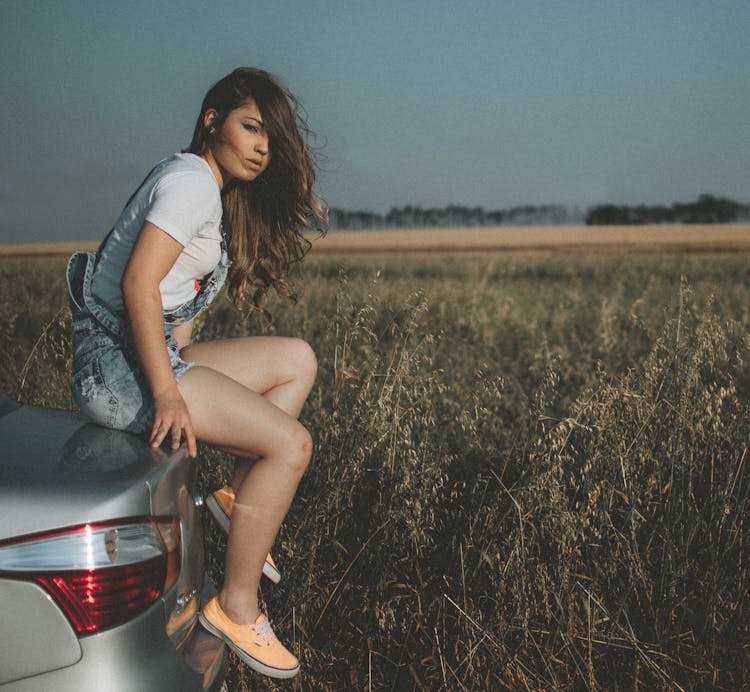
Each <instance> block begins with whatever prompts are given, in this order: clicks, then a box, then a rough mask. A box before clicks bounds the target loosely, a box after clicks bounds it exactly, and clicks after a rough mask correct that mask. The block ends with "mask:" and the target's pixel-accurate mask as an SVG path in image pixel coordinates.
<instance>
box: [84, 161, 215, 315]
mask: <svg viewBox="0 0 750 692" xmlns="http://www.w3.org/2000/svg"><path fill="white" fill-rule="evenodd" d="M221 213H222V209H221V193H220V190H219V185H218V183H217V182H216V178H214V175H213V173H212V172H211V169H210V168H209V166H208V163H206V161H205V160H204V159H202V158H201V157H200V156H196V155H195V154H174V155H172V156H170V157H169V158H166V159H164V160H163V161H161V162H159V163H158V164H157V165H156V167H155V168H154V170H153V171H151V173H149V175H148V177H147V178H146V180H145V181H144V183H143V184H142V185H141V187H140V188H138V190H137V191H136V193H135V195H133V198H132V199H131V200H130V202H129V203H128V204H127V205H126V207H125V209H123V211H122V213H121V214H120V217H119V218H118V219H117V222H116V223H115V225H114V228H113V229H112V231H111V232H110V234H109V235H108V236H107V239H106V241H105V243H104V247H103V248H102V251H101V253H100V256H99V261H98V262H97V265H96V270H95V271H94V276H93V280H92V291H93V293H94V294H95V295H96V296H98V297H99V298H100V299H102V300H103V301H104V302H106V303H107V304H108V305H110V306H111V307H112V308H114V309H115V310H121V309H122V308H123V300H122V290H121V289H120V281H121V279H122V275H123V272H124V271H125V267H126V265H127V263H128V260H129V259H130V253H131V252H132V250H133V246H134V245H135V241H136V239H137V238H138V233H139V232H140V230H141V228H142V227H143V224H144V223H145V222H146V221H150V222H151V223H152V224H154V225H155V226H158V227H159V228H160V229H161V230H162V231H164V232H165V233H168V234H169V235H170V236H172V238H174V239H175V240H177V241H178V242H180V243H181V244H182V245H183V248H184V249H183V250H182V252H181V253H180V255H179V256H178V257H177V261H176V262H175V263H174V265H173V266H172V268H171V269H170V270H169V272H168V273H167V275H166V276H165V277H164V279H163V280H162V282H161V283H160V284H159V291H160V293H161V300H162V306H163V308H164V310H173V309H175V308H177V307H179V306H180V305H182V304H183V303H185V302H187V301H188V300H190V299H191V298H193V297H195V295H196V293H197V292H198V285H197V283H196V282H197V281H199V280H200V279H202V278H203V277H204V276H205V275H206V274H210V273H211V272H212V271H213V270H214V268H215V267H216V265H217V263H218V262H219V258H220V257H221Z"/></svg>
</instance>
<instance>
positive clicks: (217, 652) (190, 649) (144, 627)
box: [0, 579, 227, 692]
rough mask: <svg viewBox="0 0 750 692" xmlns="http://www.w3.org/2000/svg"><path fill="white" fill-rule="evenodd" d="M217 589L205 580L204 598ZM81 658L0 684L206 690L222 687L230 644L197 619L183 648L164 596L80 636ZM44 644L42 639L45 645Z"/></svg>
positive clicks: (9, 687) (27, 688) (119, 691)
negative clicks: (171, 630) (176, 641)
mask: <svg viewBox="0 0 750 692" xmlns="http://www.w3.org/2000/svg"><path fill="white" fill-rule="evenodd" d="M214 593H215V589H214V587H213V584H211V582H210V581H209V580H208V579H206V580H205V583H204V589H203V593H202V598H201V601H202V602H204V599H206V598H209V597H211V595H212V594H214ZM79 641H80V646H81V657H80V659H79V660H78V661H77V662H76V663H74V664H72V665H70V666H67V667H65V668H59V669H57V670H53V671H49V672H46V673H44V674H41V675H34V676H32V677H27V678H24V679H22V680H16V681H13V682H9V683H6V684H5V685H0V690H2V692H11V691H12V692H32V691H33V692H39V690H55V692H80V691H81V690H108V692H193V691H195V692H207V691H211V692H214V691H217V690H219V689H221V685H222V683H223V681H224V677H225V675H226V669H227V656H226V647H225V646H224V644H223V642H221V641H220V640H219V639H217V638H216V637H214V636H212V635H211V634H209V633H208V632H206V631H205V630H204V629H203V628H202V627H201V626H200V625H199V624H198V623H197V621H196V624H195V626H194V627H193V629H192V631H191V632H190V634H189V635H188V636H187V637H186V638H185V640H184V641H183V642H182V644H181V645H180V649H179V651H178V650H176V649H175V648H174V646H173V644H172V642H170V640H169V638H168V637H167V635H166V632H165V626H164V604H163V602H162V601H161V600H160V601H158V602H157V603H155V604H154V605H153V606H152V607H151V608H149V609H148V610H147V611H146V612H145V613H143V614H142V615H140V616H139V617H137V618H135V619H134V620H131V621H130V622H128V623H126V624H124V625H121V626H120V627H116V628H114V629H112V630H108V631H106V632H102V633H100V634H96V635H92V636H89V637H83V638H81V639H80V640H79ZM44 646H45V643H44V642H43V641H40V642H39V647H40V648H44Z"/></svg>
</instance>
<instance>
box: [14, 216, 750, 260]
mask: <svg viewBox="0 0 750 692" xmlns="http://www.w3.org/2000/svg"><path fill="white" fill-rule="evenodd" d="M102 237H103V235H102ZM309 237H310V240H311V242H312V244H313V247H312V253H313V254H315V255H323V254H325V255H331V254H338V253H352V252H353V253H364V254H371V253H388V252H405V251H408V252H508V251H515V250H524V251H534V250H541V251H548V250H564V251H572V250H577V249H585V250H586V251H591V252H596V251H614V252H665V251H692V252H714V251H719V252H734V251H744V250H750V224H679V225H665V224H660V225H655V224H654V225H647V226H517V227H511V226H507V227H506V226H493V227H489V226H488V227H467V228H417V229H382V230H362V231H331V232H329V233H328V234H327V235H326V236H325V237H322V238H317V237H315V236H309ZM99 243H100V241H99V240H87V241H64V242H59V243H49V242H47V243H7V244H0V259H6V258H11V259H15V258H23V257H29V258H30V257H47V258H54V257H63V256H67V255H70V254H71V253H73V252H75V251H76V250H89V251H93V250H96V248H97V247H98V246H99Z"/></svg>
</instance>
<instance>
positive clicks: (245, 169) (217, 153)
mask: <svg viewBox="0 0 750 692" xmlns="http://www.w3.org/2000/svg"><path fill="white" fill-rule="evenodd" d="M215 121H216V111H215V110H213V109H209V110H207V111H206V113H205V115H204V122H205V124H206V127H208V130H209V132H211V130H212V129H213V135H212V136H211V137H210V139H209V142H208V149H207V150H206V152H205V153H204V154H203V156H204V158H205V159H206V161H208V164H209V166H211V170H212V171H213V173H214V175H215V176H216V178H217V180H218V183H219V187H222V188H223V187H224V186H225V185H226V184H227V183H228V182H230V181H231V180H233V179H234V178H237V179H239V180H245V181H250V180H255V178H257V177H258V176H259V175H260V174H261V173H262V172H263V171H264V170H266V168H268V163H269V161H270V160H271V152H270V151H269V148H268V133H267V132H266V129H265V127H264V125H263V118H262V117H261V114H260V111H259V110H258V106H257V105H256V104H255V101H253V100H252V99H247V101H245V102H244V103H243V104H242V105H241V106H239V107H238V108H235V109H234V110H233V111H230V112H229V114H228V115H227V117H226V118H225V119H224V122H223V123H222V124H221V125H218V124H214V123H215Z"/></svg>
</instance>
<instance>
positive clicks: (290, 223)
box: [186, 67, 328, 312]
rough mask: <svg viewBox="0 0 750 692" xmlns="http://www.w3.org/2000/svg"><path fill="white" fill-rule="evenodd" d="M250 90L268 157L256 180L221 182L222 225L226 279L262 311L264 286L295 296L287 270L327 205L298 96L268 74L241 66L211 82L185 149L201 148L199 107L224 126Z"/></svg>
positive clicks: (204, 132) (323, 222) (236, 296)
mask: <svg viewBox="0 0 750 692" xmlns="http://www.w3.org/2000/svg"><path fill="white" fill-rule="evenodd" d="M248 98H251V99H253V101H255V104H256V105H257V106H258V110H259V111H260V114H261V116H262V117H263V124H264V126H265V128H266V131H267V132H268V145H269V151H270V154H271V156H270V161H269V164H268V168H266V170H265V171H263V173H262V174H261V175H260V176H258V177H257V178H256V179H255V180H253V181H250V182H246V181H238V180H234V181H232V182H231V183H229V184H228V185H227V186H226V187H225V188H224V190H222V195H221V201H222V207H223V212H224V213H223V228H224V232H225V235H226V237H227V240H228V246H229V255H230V257H231V259H232V266H231V268H230V270H229V277H228V280H227V285H228V287H229V295H230V297H231V298H232V301H233V302H234V303H235V305H237V306H238V307H240V308H242V307H244V306H246V305H247V304H248V298H250V294H251V293H252V301H253V305H254V307H255V308H256V309H258V310H259V311H261V312H265V310H264V308H263V301H264V299H265V297H266V294H267V293H268V290H269V288H271V287H273V288H274V289H275V290H276V291H277V293H278V294H279V295H282V296H288V297H290V298H292V299H293V300H294V299H296V297H297V295H296V293H295V291H294V289H293V287H292V286H291V285H290V283H289V272H290V270H291V269H292V267H293V266H294V265H297V264H298V263H299V262H300V261H301V260H302V258H303V257H304V256H305V254H307V251H308V250H309V249H310V241H309V240H307V238H305V237H304V235H303V230H316V231H318V232H320V233H325V231H326V229H327V226H328V214H327V211H326V210H325V209H324V208H323V206H322V205H321V202H320V200H319V198H318V195H317V193H316V192H315V189H314V184H315V166H314V161H313V157H312V154H311V151H310V146H309V144H308V142H307V138H308V136H309V134H310V130H309V128H308V126H307V122H306V120H305V117H304V114H303V112H302V109H301V106H300V104H299V101H297V99H296V98H295V96H294V95H293V94H292V93H291V92H290V91H289V90H288V89H287V88H286V87H285V86H284V85H283V84H282V83H281V82H280V81H279V80H278V79H277V78H276V77H274V76H273V75H271V74H269V73H268V72H265V71H263V70H259V69H255V68H252V67H238V68H237V69H236V70H234V71H233V72H231V73H230V74H228V75H227V76H226V77H224V78H223V79H220V80H219V81H218V82H216V84H214V85H213V86H212V87H211V88H210V89H209V91H208V93H207V94H206V97H205V98H204V99H203V105H202V106H201V112H200V114H199V115H198V122H197V123H196V125H195V131H194V133H193V140H192V142H190V146H189V147H188V149H186V151H187V152H190V153H192V154H202V153H203V152H204V151H205V150H206V148H207V146H208V138H209V131H208V129H207V128H206V126H205V124H204V117H203V116H204V114H205V112H206V111H207V110H209V109H214V110H216V112H217V114H218V115H217V117H216V119H215V120H214V121H213V122H214V123H215V124H216V125H218V126H219V127H221V125H222V123H223V122H224V119H225V118H226V117H227V115H228V114H229V113H230V112H231V111H232V110H234V109H235V108H238V107H239V106H241V105H242V104H243V103H244V102H245V101H246V100H247V99H248Z"/></svg>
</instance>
